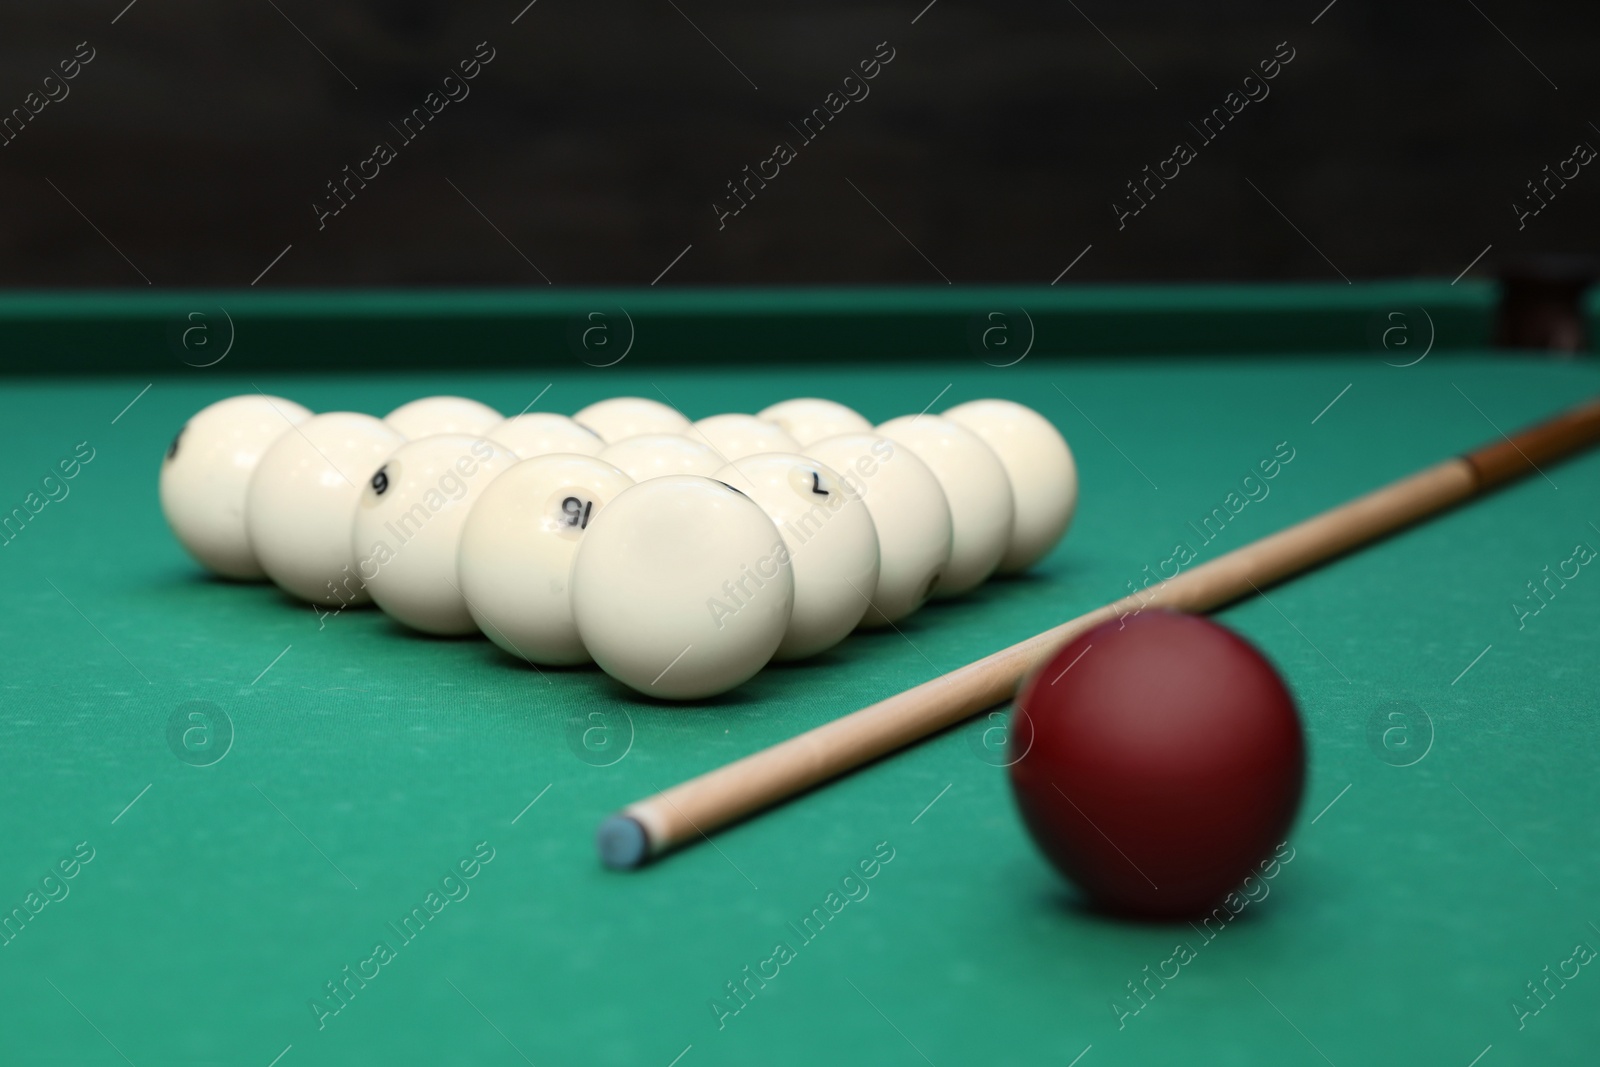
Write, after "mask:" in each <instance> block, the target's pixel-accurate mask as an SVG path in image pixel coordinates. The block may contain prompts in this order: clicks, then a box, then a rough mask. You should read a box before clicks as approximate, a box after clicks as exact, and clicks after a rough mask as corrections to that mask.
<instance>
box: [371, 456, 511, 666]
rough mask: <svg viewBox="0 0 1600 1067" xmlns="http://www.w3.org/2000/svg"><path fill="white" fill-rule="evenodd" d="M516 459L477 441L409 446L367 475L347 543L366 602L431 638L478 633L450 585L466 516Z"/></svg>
mask: <svg viewBox="0 0 1600 1067" xmlns="http://www.w3.org/2000/svg"><path fill="white" fill-rule="evenodd" d="M516 462H517V457H516V456H514V455H512V454H511V453H510V452H508V451H506V449H504V448H502V447H501V446H499V445H497V444H495V443H494V442H492V441H490V440H488V439H487V438H483V437H468V436H467V435H465V434H436V435H434V436H432V437H424V438H422V439H420V440H417V441H409V442H407V443H405V444H404V445H401V446H400V447H399V448H398V449H396V450H395V452H394V454H393V455H391V456H390V457H389V458H388V459H386V460H385V461H384V462H383V465H382V466H381V467H379V468H378V469H377V471H376V472H375V473H372V474H370V475H369V476H368V480H367V483H366V485H365V486H364V487H363V488H362V490H361V494H360V501H359V503H358V504H357V505H356V509H355V529H354V533H353V537H352V539H351V542H350V545H351V549H352V550H353V551H354V553H355V556H356V559H357V561H358V568H359V571H360V574H361V577H362V578H363V579H364V580H365V581H366V583H367V590H368V591H369V592H370V593H371V594H372V599H373V600H374V601H376V602H377V604H378V606H379V607H380V608H382V609H383V610H384V611H385V612H387V613H388V614H389V615H391V616H393V617H394V618H395V619H397V620H399V621H400V622H402V623H404V624H405V625H407V626H409V627H411V628H412V629H414V630H421V631H423V632H424V633H430V634H441V635H449V634H470V633H476V632H477V630H478V626H477V623H475V622H473V619H472V613H471V612H470V611H469V610H467V602H466V599H465V598H464V597H463V596H462V595H461V587H460V585H458V584H457V582H456V555H457V553H458V551H459V549H460V546H461V527H462V526H463V524H465V522H466V519H467V512H468V511H469V510H470V509H471V507H472V504H473V502H474V501H476V500H477V499H478V498H479V497H480V496H482V495H483V493H484V491H485V490H486V489H488V488H489V483H490V482H491V481H493V480H494V479H495V477H496V476H497V475H499V474H501V473H502V472H504V471H505V470H507V469H508V468H509V467H510V466H511V465H512V464H514V463H516Z"/></svg>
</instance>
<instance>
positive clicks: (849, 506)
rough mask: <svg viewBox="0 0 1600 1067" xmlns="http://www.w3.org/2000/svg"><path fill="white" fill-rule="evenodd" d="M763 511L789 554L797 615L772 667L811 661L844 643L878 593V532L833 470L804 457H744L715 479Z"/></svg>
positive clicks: (794, 614) (790, 455)
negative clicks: (782, 662)
mask: <svg viewBox="0 0 1600 1067" xmlns="http://www.w3.org/2000/svg"><path fill="white" fill-rule="evenodd" d="M715 477H716V478H717V480H718V481H721V482H726V483H727V484H728V485H731V486H733V488H735V489H737V490H739V491H740V492H741V493H744V494H745V495H746V496H748V497H749V498H750V499H751V500H754V501H755V502H756V503H757V504H758V505H760V507H761V510H762V511H764V512H766V513H767V518H769V519H771V520H772V522H773V524H774V525H775V526H777V528H778V534H779V536H781V537H782V538H783V543H784V545H785V546H786V547H787V548H788V549H789V567H790V569H791V570H792V571H793V572H794V613H793V615H792V616H791V617H790V619H789V630H788V632H787V633H785V634H784V635H783V643H782V644H780V645H778V651H777V652H776V653H774V655H773V658H774V659H780V660H792V659H801V658H803V657H805V656H813V655H816V654H817V653H818V652H822V651H824V650H825V649H829V648H832V647H833V646H834V645H836V644H838V643H839V642H840V641H843V640H844V639H845V638H846V637H848V636H849V635H850V631H851V630H854V629H855V628H856V626H857V624H859V623H860V622H861V618H862V616H863V615H865V614H866V612H867V607H868V601H867V598H868V597H869V596H871V595H872V592H873V590H875V589H876V588H877V587H878V531H877V528H876V527H875V526H873V524H872V516H871V514H869V513H868V511H867V506H866V505H865V504H863V503H862V502H861V498H860V497H859V496H857V495H856V494H855V492H854V491H853V490H852V489H851V488H850V487H849V486H848V485H846V484H845V482H844V479H842V478H840V477H839V475H838V474H837V473H835V472H834V471H833V469H832V468H830V467H828V466H827V465H825V464H822V463H819V462H817V461H816V460H814V459H807V458H806V457H805V456H797V455H792V454H787V453H782V452H768V453H762V454H760V455H755V456H746V457H745V458H744V459H741V460H740V461H739V462H737V463H730V464H728V465H727V466H726V467H724V468H722V470H720V471H718V472H717V474H716V475H715Z"/></svg>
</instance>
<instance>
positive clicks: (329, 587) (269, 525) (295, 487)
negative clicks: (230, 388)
mask: <svg viewBox="0 0 1600 1067" xmlns="http://www.w3.org/2000/svg"><path fill="white" fill-rule="evenodd" d="M403 444H405V438H404V437H402V436H401V435H400V434H399V433H398V432H396V431H395V430H393V429H391V428H390V427H389V426H388V425H386V424H385V423H384V422H383V420H381V419H375V418H373V417H372V416H371V415H360V414H357V413H355V412H351V411H335V412H330V413H328V414H326V415H316V416H313V417H312V418H309V419H307V420H306V421H305V422H303V423H301V424H300V425H299V426H297V427H295V429H294V430H293V431H291V432H289V433H286V434H284V435H283V436H282V437H280V438H278V440H277V441H275V442H274V443H273V445H272V447H271V448H269V449H267V454H266V455H264V456H262V457H261V463H260V464H259V465H258V466H257V467H256V472H255V474H254V476H253V477H251V479H250V490H249V495H248V496H247V497H246V500H245V528H246V531H247V533H248V534H249V537H250V547H251V548H252V549H253V550H254V552H255V554H256V556H257V557H258V558H259V559H260V560H261V566H262V567H263V568H264V569H265V570H266V572H267V575H268V577H270V578H271V579H272V580H273V581H274V582H276V583H278V586H279V587H280V588H281V589H283V590H284V591H285V592H287V593H289V594H291V595H293V596H297V597H299V598H300V599H302V600H308V601H310V602H311V603H313V604H327V605H329V606H334V605H355V604H364V603H366V602H367V600H368V596H367V593H366V589H365V586H364V584H363V579H362V575H361V574H360V573H359V572H358V569H357V560H356V556H355V553H354V552H352V551H351V548H350V531H351V527H352V526H353V525H354V523H355V511H356V499H357V498H358V497H359V496H360V495H361V490H362V487H364V486H365V485H366V484H367V479H368V478H371V477H372V472H373V471H375V470H377V469H378V467H379V466H380V465H381V464H382V463H383V461H384V460H385V459H387V458H389V455H390V453H392V452H393V451H394V450H395V449H397V448H399V447H400V446H401V445H403Z"/></svg>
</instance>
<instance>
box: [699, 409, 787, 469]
mask: <svg viewBox="0 0 1600 1067" xmlns="http://www.w3.org/2000/svg"><path fill="white" fill-rule="evenodd" d="M683 436H685V437H687V438H688V439H689V440H691V441H699V442H700V443H701V444H704V445H708V446H710V448H711V450H712V451H713V452H715V453H716V454H717V455H719V456H721V457H722V458H723V459H724V460H725V461H726V462H729V463H732V462H733V461H734V460H739V459H743V458H744V457H746V456H753V455H755V454H756V453H757V452H789V453H794V452H798V451H800V442H799V441H796V440H795V439H794V438H792V437H790V436H789V435H788V434H786V433H784V432H783V428H782V427H781V426H779V425H778V424H777V423H773V422H765V421H763V420H761V419H758V418H756V417H755V416H754V415H712V416H711V417H710V418H705V419H699V420H697V421H696V422H695V423H694V424H693V425H691V426H690V427H689V428H688V429H687V430H685V431H683Z"/></svg>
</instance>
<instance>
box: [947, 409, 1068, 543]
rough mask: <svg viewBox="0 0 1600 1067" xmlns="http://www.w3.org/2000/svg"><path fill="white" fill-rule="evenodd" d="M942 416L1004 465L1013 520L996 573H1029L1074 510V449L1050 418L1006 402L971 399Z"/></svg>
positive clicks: (1059, 538)
mask: <svg viewBox="0 0 1600 1067" xmlns="http://www.w3.org/2000/svg"><path fill="white" fill-rule="evenodd" d="M944 417H945V418H947V419H949V420H951V421H952V422H958V423H960V424H961V425H963V426H965V427H966V428H967V429H969V430H971V431H972V432H973V433H975V434H977V435H978V436H979V437H981V438H983V442H984V444H986V445H988V446H989V447H990V448H992V449H993V450H994V453H995V455H997V456H999V457H1000V462H1001V464H1003V465H1004V466H1005V469H1006V476H1007V477H1009V478H1010V479H1011V496H1012V499H1013V500H1014V502H1015V504H1016V509H1017V521H1016V526H1015V528H1014V529H1013V530H1012V532H1011V544H1010V546H1009V547H1008V548H1007V549H1006V554H1005V556H1003V557H1002V558H1001V560H1000V573H1001V574H1016V573H1017V572H1019V571H1024V570H1027V569H1028V568H1029V567H1031V566H1033V565H1034V564H1035V563H1037V562H1038V561H1039V560H1041V559H1043V558H1044V557H1045V556H1046V555H1047V554H1049V552H1050V550H1051V549H1052V548H1054V547H1055V546H1056V542H1057V541H1059V540H1061V536H1062V535H1063V534H1065V533H1066V532H1067V527H1068V526H1069V525H1071V523H1072V515H1073V512H1075V511H1076V510H1077V508H1078V465H1077V464H1076V463H1074V462H1073V459H1072V450H1071V449H1070V448H1068V447H1067V442H1066V440H1065V439H1064V438H1063V437H1062V436H1061V432H1060V431H1059V430H1057V429H1056V428H1055V427H1054V426H1052V425H1050V420H1048V419H1046V418H1045V417H1044V416H1043V415H1040V414H1039V413H1038V412H1037V411H1034V410H1033V409H1032V408H1027V407H1024V406H1022V405H1021V404H1017V403H1013V402H1012V401H1010V400H973V401H971V402H969V403H966V404H960V405H958V406H956V407H953V408H951V409H950V410H949V411H946V412H945V413H944Z"/></svg>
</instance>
